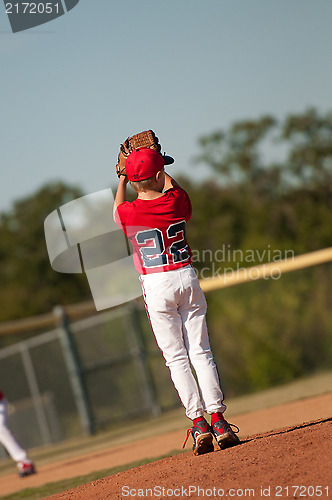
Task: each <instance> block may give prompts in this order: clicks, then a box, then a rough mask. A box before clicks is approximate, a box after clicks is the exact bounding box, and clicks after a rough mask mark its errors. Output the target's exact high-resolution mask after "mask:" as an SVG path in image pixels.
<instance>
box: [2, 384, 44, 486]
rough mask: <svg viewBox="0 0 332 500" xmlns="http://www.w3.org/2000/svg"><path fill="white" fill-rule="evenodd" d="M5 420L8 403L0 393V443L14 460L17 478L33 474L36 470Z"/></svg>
mask: <svg viewBox="0 0 332 500" xmlns="http://www.w3.org/2000/svg"><path fill="white" fill-rule="evenodd" d="M7 418H8V402H7V399H6V398H5V395H4V393H3V392H1V391H0V443H1V444H2V445H3V446H4V447H5V449H6V450H7V452H8V453H9V455H10V456H11V458H12V459H13V460H15V462H16V464H17V469H18V475H19V477H25V476H30V475H31V474H35V472H36V469H35V466H34V464H33V462H32V461H31V460H30V459H29V458H28V456H27V453H26V451H25V450H24V449H23V448H22V446H21V445H20V444H19V443H18V441H17V440H16V439H15V437H14V436H13V434H12V433H11V431H10V430H9V429H8V427H7Z"/></svg>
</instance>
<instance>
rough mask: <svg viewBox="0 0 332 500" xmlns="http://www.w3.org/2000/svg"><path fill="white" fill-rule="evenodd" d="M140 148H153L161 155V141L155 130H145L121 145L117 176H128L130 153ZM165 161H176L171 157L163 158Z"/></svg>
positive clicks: (116, 168)
mask: <svg viewBox="0 0 332 500" xmlns="http://www.w3.org/2000/svg"><path fill="white" fill-rule="evenodd" d="M138 148H151V149H154V150H155V151H158V153H160V154H161V145H160V144H159V139H158V137H157V136H156V134H155V133H154V132H153V130H144V131H143V132H140V133H139V134H135V135H133V136H131V137H127V139H126V140H125V141H124V142H123V143H122V144H120V152H119V156H118V163H117V164H116V166H115V170H116V173H117V176H118V177H120V176H121V175H127V174H126V160H127V158H128V156H129V155H130V153H131V152H132V151H134V149H138ZM163 158H164V159H165V164H170V163H173V162H174V160H173V158H171V157H170V156H165V155H164V156H163Z"/></svg>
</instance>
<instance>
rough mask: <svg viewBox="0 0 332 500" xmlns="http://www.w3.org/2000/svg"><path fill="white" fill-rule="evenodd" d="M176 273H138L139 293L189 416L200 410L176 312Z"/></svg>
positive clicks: (192, 416) (200, 413)
mask: <svg viewBox="0 0 332 500" xmlns="http://www.w3.org/2000/svg"><path fill="white" fill-rule="evenodd" d="M179 283H180V282H179V277H178V273H177V272H175V273H171V272H167V273H162V274H159V273H158V276H151V275H148V276H144V277H142V284H143V294H144V299H145V304H146V309H147V313H148V316H149V319H150V323H151V327H152V330H153V333H154V336H155V338H156V342H157V344H158V346H159V348H160V349H161V351H162V353H163V356H164V358H165V361H166V366H168V368H169V370H170V374H171V379H172V381H173V384H174V386H175V388H176V390H177V392H178V394H179V397H180V400H181V402H182V404H183V406H184V407H185V409H186V415H187V417H188V418H190V419H191V420H194V419H195V418H197V417H201V416H202V415H203V413H204V410H203V403H202V400H201V396H200V392H199V389H198V386H197V383H196V380H195V378H194V376H193V374H192V371H191V367H190V362H189V358H188V353H187V350H186V346H185V343H184V339H183V334H182V319H181V316H180V314H179V312H178V308H177V301H178V300H179V293H180V290H179Z"/></svg>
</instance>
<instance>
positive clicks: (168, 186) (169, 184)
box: [164, 172, 181, 191]
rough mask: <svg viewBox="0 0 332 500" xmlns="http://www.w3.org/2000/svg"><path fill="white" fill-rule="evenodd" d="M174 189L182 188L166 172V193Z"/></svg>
mask: <svg viewBox="0 0 332 500" xmlns="http://www.w3.org/2000/svg"><path fill="white" fill-rule="evenodd" d="M173 187H181V186H180V184H179V183H178V182H176V180H174V179H173V178H172V177H171V176H170V175H168V174H167V173H166V172H165V184H164V191H167V189H171V188H173Z"/></svg>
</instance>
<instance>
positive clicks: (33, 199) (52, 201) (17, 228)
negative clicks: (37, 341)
mask: <svg viewBox="0 0 332 500" xmlns="http://www.w3.org/2000/svg"><path fill="white" fill-rule="evenodd" d="M82 195H83V193H82V192H81V190H80V189H79V188H77V187H72V186H67V185H65V184H63V183H61V182H58V183H50V184H47V185H45V186H43V187H42V188H41V189H40V190H38V191H37V192H36V193H35V194H33V195H32V196H29V197H27V198H24V199H21V200H19V201H17V202H16V203H15V204H14V206H13V208H12V210H11V211H10V212H8V213H3V214H1V215H0V275H1V289H0V303H1V308H0V321H6V320H10V319H16V318H20V317H25V316H30V315H34V314H39V313H43V312H49V311H50V310H51V309H52V308H53V306H54V305H56V304H57V303H61V304H66V303H71V302H77V301H82V300H84V299H86V298H88V297H89V296H90V291H89V287H88V285H87V283H86V279H85V277H83V275H77V274H76V275H74V274H70V275H69V274H68V275H66V274H59V273H57V272H55V271H54V270H53V269H52V268H51V265H50V262H49V258H48V254H47V249H46V243H45V237H44V229H43V225H44V220H45V218H46V217H47V215H49V213H50V212H52V211H53V210H55V209H56V208H58V207H59V206H61V205H63V204H64V203H67V202H69V201H70V200H73V199H75V198H78V197H80V196H82Z"/></svg>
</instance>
